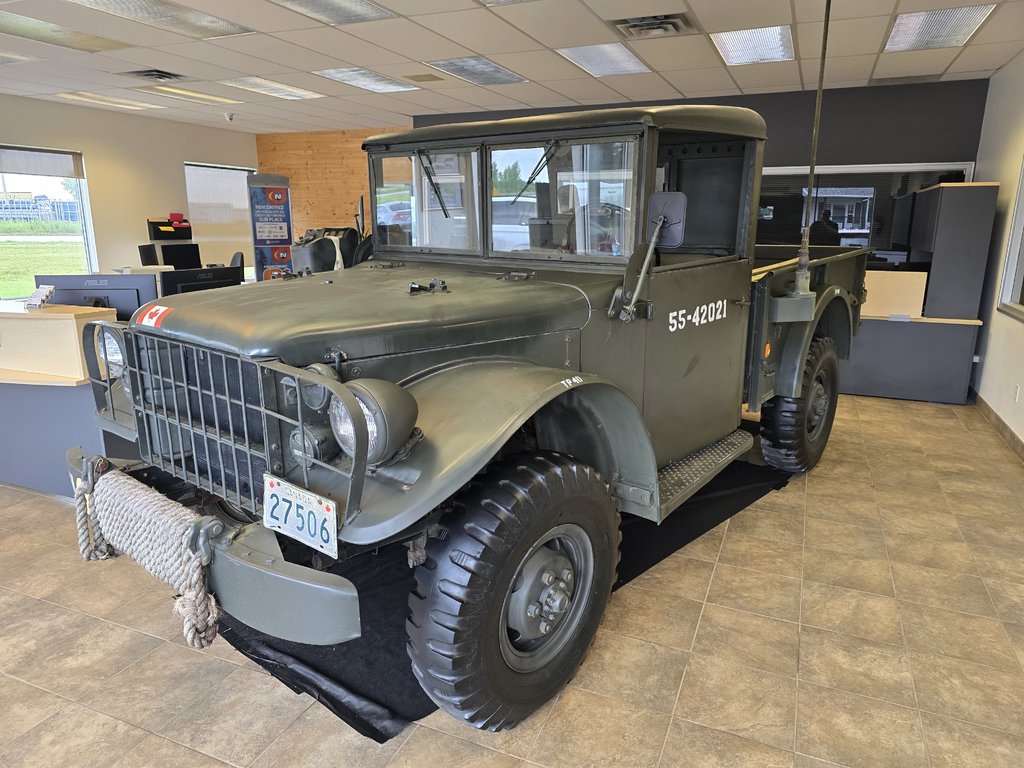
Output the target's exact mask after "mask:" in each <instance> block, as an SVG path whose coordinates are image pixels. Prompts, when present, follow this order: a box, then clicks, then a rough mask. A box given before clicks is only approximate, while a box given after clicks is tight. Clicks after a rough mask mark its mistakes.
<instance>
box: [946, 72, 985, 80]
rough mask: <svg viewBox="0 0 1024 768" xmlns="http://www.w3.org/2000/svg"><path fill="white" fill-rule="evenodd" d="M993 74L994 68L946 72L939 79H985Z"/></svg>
mask: <svg viewBox="0 0 1024 768" xmlns="http://www.w3.org/2000/svg"><path fill="white" fill-rule="evenodd" d="M994 74H995V70H987V71H982V72H947V73H946V74H944V75H943V76H942V77H940V78H939V80H943V81H945V80H987V79H988V78H990V77H992V75H994Z"/></svg>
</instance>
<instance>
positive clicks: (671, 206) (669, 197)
mask: <svg viewBox="0 0 1024 768" xmlns="http://www.w3.org/2000/svg"><path fill="white" fill-rule="evenodd" d="M662 216H664V217H665V222H664V223H663V224H662V225H661V232H660V233H659V235H658V242H656V243H653V244H654V245H660V246H662V247H663V248H678V247H679V246H680V245H682V244H683V231H684V228H685V226H686V195H684V194H683V193H682V192H655V193H654V194H653V195H651V199H650V201H649V202H648V203H647V241H648V242H653V241H652V238H653V237H654V233H655V231H656V230H657V228H658V219H659V218H660V217H662Z"/></svg>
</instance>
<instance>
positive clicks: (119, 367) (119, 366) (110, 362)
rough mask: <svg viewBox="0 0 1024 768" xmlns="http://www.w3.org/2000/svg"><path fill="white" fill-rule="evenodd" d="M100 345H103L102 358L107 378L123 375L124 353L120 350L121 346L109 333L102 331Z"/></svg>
mask: <svg viewBox="0 0 1024 768" xmlns="http://www.w3.org/2000/svg"><path fill="white" fill-rule="evenodd" d="M101 343H102V344H103V349H102V350H101V353H102V358H103V361H104V362H105V363H106V366H107V378H108V379H118V378H120V377H121V374H123V373H124V352H123V351H122V350H121V344H120V343H119V342H118V340H117V337H116V336H114V334H113V333H111V332H110V331H103V340H102V342H101Z"/></svg>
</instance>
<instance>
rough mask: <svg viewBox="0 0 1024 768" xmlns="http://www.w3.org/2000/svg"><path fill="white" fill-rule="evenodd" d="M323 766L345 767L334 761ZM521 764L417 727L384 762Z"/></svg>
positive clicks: (393, 767)
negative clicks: (389, 758)
mask: <svg viewBox="0 0 1024 768" xmlns="http://www.w3.org/2000/svg"><path fill="white" fill-rule="evenodd" d="M324 764H325V765H332V766H333V765H347V764H345V763H340V762H338V761H335V762H333V763H324ZM521 764H522V763H521V761H520V760H519V758H516V757H512V756H511V755H506V754H502V753H501V752H495V751H494V750H493V749H488V748H487V747H481V746H480V745H479V744H474V743H472V742H470V741H464V740H462V739H460V738H458V737H457V736H449V735H448V734H447V733H441V732H440V731H434V730H431V729H430V728H421V727H417V728H416V729H415V730H414V731H413V732H412V733H411V734H410V735H409V738H407V739H406V740H405V742H404V743H403V744H402V746H401V747H399V749H398V752H397V753H396V754H395V755H394V757H392V759H391V762H390V763H387V765H388V766H389V768H422V767H423V766H428V765H432V766H441V765H443V766H445V768H518V766H519V765H521ZM356 765H358V763H356ZM367 765H374V763H372V762H370V763H367Z"/></svg>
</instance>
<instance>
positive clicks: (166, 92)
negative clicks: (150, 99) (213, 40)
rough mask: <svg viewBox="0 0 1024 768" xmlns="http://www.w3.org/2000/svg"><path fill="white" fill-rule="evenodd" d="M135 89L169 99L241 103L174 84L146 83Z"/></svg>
mask: <svg viewBox="0 0 1024 768" xmlns="http://www.w3.org/2000/svg"><path fill="white" fill-rule="evenodd" d="M135 90H137V91H143V92H144V93H152V94H155V95H156V96H166V97H167V98H169V99H181V100H182V101H192V102H195V103H196V104H242V103H243V102H241V101H239V100H238V99H229V98H227V97H226V96H214V95H213V94H212V93H200V92H199V91H190V90H188V89H187V88H178V87H177V86H175V85H147V86H145V87H143V88H136V89H135Z"/></svg>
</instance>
